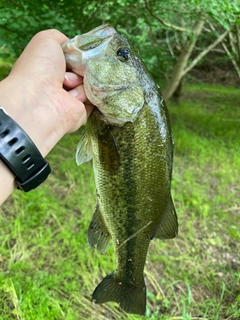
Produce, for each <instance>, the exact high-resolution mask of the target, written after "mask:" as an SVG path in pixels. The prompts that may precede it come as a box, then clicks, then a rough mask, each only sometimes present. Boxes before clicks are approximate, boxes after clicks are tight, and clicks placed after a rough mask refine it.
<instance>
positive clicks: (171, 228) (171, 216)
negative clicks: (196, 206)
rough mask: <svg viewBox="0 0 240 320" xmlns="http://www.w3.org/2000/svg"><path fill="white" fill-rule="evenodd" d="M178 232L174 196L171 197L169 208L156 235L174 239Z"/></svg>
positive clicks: (161, 237)
mask: <svg viewBox="0 0 240 320" xmlns="http://www.w3.org/2000/svg"><path fill="white" fill-rule="evenodd" d="M177 233H178V220H177V214H176V211H175V207H174V204H173V201H172V197H171V196H170V198H169V203H168V207H167V210H166V212H165V214H164V216H163V218H162V221H161V224H160V226H159V227H158V229H157V232H156V234H155V235H154V237H155V238H157V239H172V238H175V237H176V235H177Z"/></svg>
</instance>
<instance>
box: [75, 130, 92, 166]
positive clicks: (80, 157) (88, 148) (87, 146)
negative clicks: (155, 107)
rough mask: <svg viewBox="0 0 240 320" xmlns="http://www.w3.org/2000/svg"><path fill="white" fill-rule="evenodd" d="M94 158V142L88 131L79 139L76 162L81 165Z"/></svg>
mask: <svg viewBox="0 0 240 320" xmlns="http://www.w3.org/2000/svg"><path fill="white" fill-rule="evenodd" d="M91 159H92V142H91V138H90V136H89V134H88V131H86V132H85V133H84V135H83V137H82V139H81V140H80V141H79V144H78V146H77V152H76V162H77V165H78V166H79V165H81V164H82V163H84V162H87V161H90V160H91Z"/></svg>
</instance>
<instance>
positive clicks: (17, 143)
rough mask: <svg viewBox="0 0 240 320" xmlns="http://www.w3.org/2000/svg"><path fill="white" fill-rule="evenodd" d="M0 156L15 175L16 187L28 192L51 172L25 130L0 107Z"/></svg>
mask: <svg viewBox="0 0 240 320" xmlns="http://www.w3.org/2000/svg"><path fill="white" fill-rule="evenodd" d="M0 158H1V159H2V161H3V162H4V163H5V164H6V165H7V166H8V167H9V169H10V170H11V171H12V172H13V173H14V175H15V176H16V179H15V180H16V183H17V185H18V189H21V190H23V191H25V192H28V191H30V190H32V189H34V188H36V187H38V186H39V185H40V184H41V183H42V182H43V181H44V180H46V178H47V177H48V175H49V173H50V172H51V168H50V165H49V163H48V162H47V161H46V160H45V159H44V158H43V157H42V155H41V153H40V152H39V150H38V149H37V147H36V145H35V144H34V143H33V141H32V140H31V139H30V138H29V136H28V135H27V134H26V132H25V131H24V130H23V129H22V128H21V127H20V126H19V125H18V124H17V123H16V122H15V121H14V120H13V119H12V118H11V117H10V116H9V115H8V114H7V113H6V111H5V110H4V109H3V108H0Z"/></svg>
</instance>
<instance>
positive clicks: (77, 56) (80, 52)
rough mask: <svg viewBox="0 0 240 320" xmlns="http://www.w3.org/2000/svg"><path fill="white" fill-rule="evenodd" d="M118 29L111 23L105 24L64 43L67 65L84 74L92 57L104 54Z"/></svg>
mask: <svg viewBox="0 0 240 320" xmlns="http://www.w3.org/2000/svg"><path fill="white" fill-rule="evenodd" d="M114 34H116V30H115V29H114V28H112V27H111V26H110V25H103V26H100V27H98V28H95V29H93V30H92V31H90V32H87V33H85V34H82V35H77V36H75V37H74V38H73V39H70V40H68V41H66V42H65V43H64V44H63V45H62V49H63V52H64V56H65V59H66V63H67V67H68V68H70V69H71V70H72V71H73V72H75V73H77V74H79V75H81V76H84V71H85V69H86V68H85V65H86V63H87V61H89V60H90V59H93V58H94V59H96V58H97V57H98V56H99V55H102V54H104V52H105V51H106V49H107V47H108V44H109V42H110V41H111V40H112V38H113V36H114Z"/></svg>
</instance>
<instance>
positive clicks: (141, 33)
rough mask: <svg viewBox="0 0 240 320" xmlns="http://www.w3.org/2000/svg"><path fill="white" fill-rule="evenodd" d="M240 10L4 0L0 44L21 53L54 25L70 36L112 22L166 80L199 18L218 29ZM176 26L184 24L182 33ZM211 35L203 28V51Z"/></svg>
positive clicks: (208, 5) (200, 4) (207, 2)
mask: <svg viewBox="0 0 240 320" xmlns="http://www.w3.org/2000/svg"><path fill="white" fill-rule="evenodd" d="M239 12H240V5H239V1H238V0H233V1H227V0H221V1H217V0H214V1H211V0H204V1H199V0H187V1H180V2H179V1H177V0H170V1H165V2H164V1H162V2H158V1H155V0H148V1H147V0H139V1H134V0H117V1H112V0H101V1H98V0H93V1H90V0H87V1H85V0H72V1H67V0H52V1H46V0H41V1H37V2H36V1H30V0H21V1H16V0H11V1H10V0H9V1H8V0H3V1H2V5H1V6H0V48H1V47H2V46H7V48H8V51H10V53H11V52H15V54H16V55H19V53H20V52H21V51H22V49H23V48H24V47H25V46H26V44H27V43H28V41H29V40H30V39H31V37H32V36H33V35H34V34H35V33H36V32H38V31H40V30H43V29H47V28H57V29H59V30H60V31H62V32H64V33H65V34H66V35H67V36H69V37H73V36H74V35H76V34H78V33H83V32H86V31H89V30H91V29H92V28H94V27H96V26H98V25H100V24H102V23H110V24H112V25H113V26H114V27H115V28H116V29H117V30H118V31H119V32H120V33H121V34H123V35H125V36H126V37H127V38H128V39H129V40H130V42H131V43H132V44H133V45H134V46H135V47H136V48H137V49H138V50H139V51H140V55H141V57H142V58H143V60H144V61H145V63H146V65H147V67H148V68H149V69H150V71H151V72H152V74H153V76H154V77H155V78H156V79H158V80H159V79H162V80H161V81H165V82H166V81H167V79H168V77H169V76H170V75H171V72H172V68H173V66H174V65H175V63H176V60H177V58H178V56H179V53H180V51H181V48H182V47H183V46H184V43H185V41H186V39H188V38H189V37H192V36H193V34H192V28H193V25H194V24H195V22H196V21H197V19H199V18H200V17H202V18H203V19H205V20H209V19H210V21H211V22H212V24H213V25H214V27H215V29H216V30H217V32H220V33H221V32H222V30H223V29H224V28H225V29H230V28H231V27H232V25H233V24H235V23H237V20H238V19H239ZM171 26H173V28H172V27H171ZM175 27H178V28H184V29H186V32H181V31H178V29H176V28H175ZM205 39H206V40H205ZM215 39H216V32H207V31H205V32H204V33H203V34H202V37H201V38H200V39H199V42H198V46H200V47H201V50H203V49H204V48H205V47H206V46H207V45H209V44H210V43H211V42H212V41H214V40H215ZM6 52H7V51H6V50H5V52H4V54H6ZM198 52H199V51H195V52H194V54H193V55H196V54H197V53H198ZM1 53H2V52H1V49H0V54H1Z"/></svg>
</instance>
